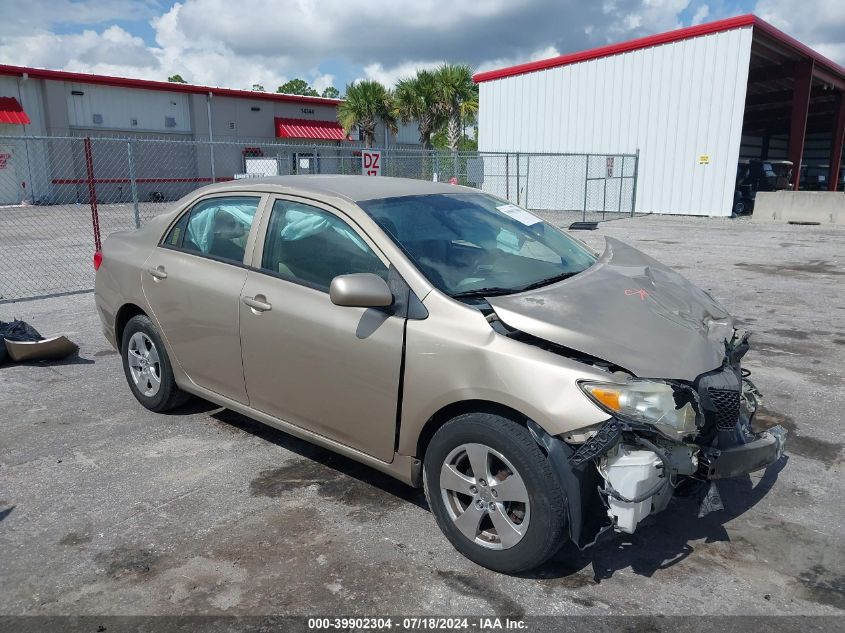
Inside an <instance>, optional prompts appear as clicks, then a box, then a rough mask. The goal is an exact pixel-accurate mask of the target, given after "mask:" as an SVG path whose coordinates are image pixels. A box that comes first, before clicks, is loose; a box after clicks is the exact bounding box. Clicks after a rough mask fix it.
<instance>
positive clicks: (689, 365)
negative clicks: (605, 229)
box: [487, 237, 734, 381]
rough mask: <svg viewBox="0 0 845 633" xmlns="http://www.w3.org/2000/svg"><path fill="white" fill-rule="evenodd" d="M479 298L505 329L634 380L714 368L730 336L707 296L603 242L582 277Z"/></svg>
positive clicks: (637, 254)
mask: <svg viewBox="0 0 845 633" xmlns="http://www.w3.org/2000/svg"><path fill="white" fill-rule="evenodd" d="M487 300H488V302H489V303H490V305H491V306H492V307H493V309H494V310H495V311H496V314H497V315H498V317H499V319H501V320H502V321H503V322H504V323H505V324H506V325H508V326H510V327H512V328H516V329H518V330H521V331H522V332H525V333H526V334H530V335H532V336H535V337H537V338H541V339H544V340H547V341H550V342H552V343H556V344H558V345H562V346H564V347H568V348H570V349H573V350H576V351H578V352H581V353H583V354H589V355H590V356H595V357H597V358H601V359H602V360H605V361H608V362H611V363H613V364H615V365H618V366H620V367H622V368H624V369H627V370H628V371H630V372H632V373H633V374H635V375H636V376H638V377H640V378H672V379H677V380H690V381H691V380H694V379H695V378H696V377H697V376H698V375H699V374H702V373H704V372H707V371H711V370H713V369H717V368H719V367H720V366H721V365H722V362H723V360H724V358H725V343H726V341H730V340H731V339H732V338H733V333H734V327H733V319H732V318H731V316H730V315H729V314H728V313H727V312H726V311H725V309H724V308H723V307H722V306H721V305H719V303H718V302H716V301H715V300H714V299H713V298H712V297H711V296H710V295H708V294H707V293H706V292H704V291H703V290H701V289H700V288H697V287H696V286H694V285H692V284H691V283H690V282H689V281H687V280H686V279H685V278H684V277H682V276H681V275H679V274H678V273H676V272H675V271H673V270H672V269H671V268H669V267H668V266H664V265H663V264H661V263H660V262H658V261H657V260H655V259H652V258H651V257H649V256H648V255H646V254H645V253H643V252H641V251H639V250H637V249H636V248H634V247H632V246H629V245H628V244H625V243H624V242H620V241H619V240H616V239H613V238H610V237H608V238H606V246H605V250H604V253H602V255H601V257H600V258H599V259H598V261H597V262H596V263H595V265H593V266H592V267H590V268H589V269H587V270H586V271H584V272H583V273H580V274H579V275H576V276H575V277H572V278H570V279H566V280H564V281H561V282H558V283H556V284H552V285H550V286H545V287H543V288H538V289H536V290H529V291H526V292H522V293H519V294H514V295H506V296H501V297H489V298H488V299H487Z"/></svg>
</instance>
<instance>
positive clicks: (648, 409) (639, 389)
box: [578, 380, 697, 441]
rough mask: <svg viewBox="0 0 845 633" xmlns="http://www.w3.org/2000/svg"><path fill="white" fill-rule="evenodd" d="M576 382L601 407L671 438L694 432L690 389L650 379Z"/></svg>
mask: <svg viewBox="0 0 845 633" xmlns="http://www.w3.org/2000/svg"><path fill="white" fill-rule="evenodd" d="M578 384H579V386H580V387H581V389H582V391H583V392H584V393H585V394H586V395H587V397H588V398H590V400H592V401H593V402H594V403H595V404H597V405H598V406H599V407H600V408H602V409H604V410H605V411H607V412H609V413H611V414H614V415H619V416H621V417H623V418H628V419H629V420H634V421H636V422H641V423H643V424H650V425H652V426H654V427H656V428H657V429H658V430H659V431H660V432H661V433H663V434H664V435H666V436H668V437H670V438H672V439H673V440H675V441H681V440H682V439H683V438H684V437H686V436H687V435H692V434H693V433H695V432H696V418H697V414H696V410H695V408H694V407H693V402H694V401H695V396H694V393H693V392H692V390H685V389H683V388H681V387H675V386H673V385H670V384H669V383H665V382H658V381H654V380H629V381H628V382H626V383H623V384H620V383H612V382H587V381H585V382H580V383H578ZM686 391H689V393H686Z"/></svg>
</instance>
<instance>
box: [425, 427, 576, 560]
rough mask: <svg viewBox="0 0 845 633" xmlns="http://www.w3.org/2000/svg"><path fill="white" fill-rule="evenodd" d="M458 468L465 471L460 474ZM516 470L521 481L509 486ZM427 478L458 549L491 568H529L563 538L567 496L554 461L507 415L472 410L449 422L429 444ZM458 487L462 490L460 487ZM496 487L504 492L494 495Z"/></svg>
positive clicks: (437, 512)
mask: <svg viewBox="0 0 845 633" xmlns="http://www.w3.org/2000/svg"><path fill="white" fill-rule="evenodd" d="M478 447H482V448H478ZM484 451H486V453H484ZM482 455H484V456H483V457H482ZM473 459H475V461H476V463H477V464H482V463H483V464H485V465H484V466H479V467H478V469H479V470H481V469H482V468H484V469H485V472H486V476H485V477H477V476H475V469H473V468H472V464H471V462H472V461H473ZM455 472H457V473H458V474H459V475H461V477H458V478H455V476H454V473H455ZM491 473H492V474H491ZM441 474H443V476H441ZM514 475H516V477H517V480H515V481H513V483H511V484H507V486H505V484H506V483H507V482H508V481H512V480H511V477H513V476H514ZM481 479H485V481H484V482H481ZM488 479H489V480H490V481H487V480H488ZM519 480H521V482H522V484H523V486H522V487H521V488H520V486H519V483H520V481H519ZM471 482H475V483H474V484H472V486H474V488H473V487H471V486H470V484H471ZM491 482H495V483H491ZM441 484H443V485H441ZM423 485H424V487H425V494H426V499H427V500H428V505H429V507H430V508H431V512H432V514H434V517H435V519H436V520H437V524H438V526H439V527H440V529H441V530H442V531H443V534H444V535H445V536H446V538H448V539H449V541H450V542H451V543H452V545H453V546H454V547H455V549H457V550H458V551H459V552H460V553H461V554H463V555H464V556H466V557H467V558H469V559H470V560H471V561H473V562H475V563H477V564H479V565H481V566H483V567H487V568H488V569H492V570H494V571H498V572H503V573H507V574H516V573H521V572H525V571H528V570H530V569H533V568H535V567H537V566H539V565H541V564H542V563H544V562H545V561H546V560H548V559H549V558H550V557H551V556H552V555H554V554H555V552H557V551H558V549H560V547H561V546H562V545H563V544H564V542H565V541H566V538H567V537H566V516H567V515H566V499H565V497H564V495H563V492H562V491H561V489H560V484H559V483H558V480H557V478H556V477H555V474H554V472H553V471H552V467H551V464H550V463H549V461H548V459H547V458H546V456H545V455H544V454H543V452H542V451H541V450H540V448H539V447H538V446H537V443H536V442H535V441H534V440H533V438H532V437H531V435H530V434H529V432H528V430H527V429H526V428H525V427H523V426H521V425H519V424H517V423H516V422H513V421H511V420H509V419H507V418H503V417H501V416H498V415H493V414H489V413H468V414H464V415H460V416H458V417H456V418H454V419H452V420H450V421H449V422H447V423H446V424H444V425H443V426H442V427H441V428H440V429H438V430H437V432H436V433H435V434H434V437H433V438H432V439H431V443H430V444H429V446H428V449H427V451H426V454H425V459H424V462H423ZM450 486H451V487H453V488H454V489H455V490H453V489H450ZM458 488H462V491H461V492H456V490H457V489H458ZM473 489H474V490H475V491H476V492H475V493H473ZM494 489H496V490H500V491H501V492H499V493H497V494H496V495H495V496H494V493H493V490H494ZM505 497H510V498H511V499H506V498H505ZM521 498H526V499H527V503H524V502H522V501H519V499H521ZM479 502H481V504H482V508H479V506H478V503H479ZM463 517H466V518H465V519H463V520H462V518H463ZM479 517H480V518H479ZM503 518H504V520H505V521H506V522H503ZM477 519H478V525H477V526H475V527H474V528H473V524H474V523H475V522H476V520H477ZM494 519H496V522H497V523H496V525H494V523H493V520H494ZM526 523H527V526H526ZM497 525H498V526H499V527H497ZM461 528H463V529H461ZM499 528H502V529H501V532H502V534H503V535H505V536H504V538H503V537H502V536H500V535H499V532H500V529H499ZM469 534H475V539H473V540H471V539H470V536H469Z"/></svg>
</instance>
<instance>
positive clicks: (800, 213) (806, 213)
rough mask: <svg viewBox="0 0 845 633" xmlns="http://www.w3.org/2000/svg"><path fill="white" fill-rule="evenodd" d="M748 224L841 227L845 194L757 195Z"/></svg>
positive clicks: (762, 193)
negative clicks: (802, 223) (816, 224)
mask: <svg viewBox="0 0 845 633" xmlns="http://www.w3.org/2000/svg"><path fill="white" fill-rule="evenodd" d="M752 220H758V221H762V222H818V223H819V224H845V193H843V192H841V191H760V192H758V193H757V198H756V199H755V201H754V215H753V216H752Z"/></svg>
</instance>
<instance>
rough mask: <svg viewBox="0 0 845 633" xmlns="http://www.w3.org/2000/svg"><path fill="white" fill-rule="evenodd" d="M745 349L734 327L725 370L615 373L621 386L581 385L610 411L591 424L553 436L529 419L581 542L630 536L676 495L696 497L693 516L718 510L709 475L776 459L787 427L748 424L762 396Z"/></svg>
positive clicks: (724, 475) (575, 537) (745, 340)
mask: <svg viewBox="0 0 845 633" xmlns="http://www.w3.org/2000/svg"><path fill="white" fill-rule="evenodd" d="M747 350H748V335H747V334H746V335H743V336H737V335H736V334H735V335H734V337H733V339H732V340H731V341H730V342H728V343H726V350H725V351H726V353H725V360H724V363H723V365H722V367H720V368H719V369H718V370H715V371H711V372H707V373H705V374H702V375H700V376H698V377H697V378H696V379H695V380H694V381H691V382H687V381H668V380H655V381H649V380H638V379H636V378H633V377H631V376H626V377H622V376H618V377H619V383H618V384H616V383H585V384H583V385H582V389H583V390H584V393H585V394H586V395H587V396H588V397H590V398H591V399H592V400H593V401H594V402H595V403H596V404H597V405H598V406H600V407H602V408H603V409H604V410H606V411H608V412H609V413H610V414H611V415H612V417H611V418H610V419H609V420H607V421H606V422H604V423H603V424H601V425H599V426H598V427H597V428H589V429H580V430H579V431H577V432H575V433H572V434H568V435H566V436H564V437H551V436H548V435H547V434H545V432H544V431H543V430H542V429H540V427H539V426H537V425H534V424H533V423H532V424H530V425H529V430H530V431H531V433H532V435H533V436H534V438H535V440H536V441H537V442H538V443H539V444H540V446H541V447H542V448H543V450H544V451H545V452H546V454H547V455H548V456H549V458H550V460H551V461H552V464H553V465H554V467H555V468H556V470H557V472H558V475H559V477H560V480H561V486H562V487H563V489H564V492H565V493H566V495H567V499H568V501H569V513H570V516H569V521H570V533H571V534H570V535H571V537H572V540H573V541H574V542H575V543H576V545H578V547H580V548H582V549H583V548H586V547H589V546H590V545H592V544H593V543H595V542H596V540H597V539H598V538H599V537H600V536H601V535H602V534H606V533H609V532H611V531H612V530H615V531H618V532H625V533H629V534H630V533H633V532H634V531H635V530H636V528H637V525H638V524H639V523H640V522H641V521H642V520H643V519H644V518H645V517H647V516H649V515H651V514H656V513H658V512H661V511H662V510H664V509H665V508H666V506H667V505H668V503H669V501H670V500H671V498H672V497H673V496H674V495H676V494H678V495H684V496H690V495H698V497H699V500H700V502H701V505H700V511H699V516H704V515H705V514H707V513H708V512H711V511H713V510H720V509H722V506H721V500H720V498H719V495H718V489H717V488H716V487H715V484H714V481H715V480H718V479H724V478H729V477H737V476H740V475H744V474H747V473H750V472H754V471H756V470H760V469H762V468H765V467H766V466H768V465H769V464H772V463H774V462H776V461H777V460H778V459H780V457H781V456H782V455H783V451H784V445H785V440H786V431H785V430H784V429H783V428H782V427H779V426H777V427H774V428H770V429H768V430H767V431H764V432H762V433H754V432H753V430H752V428H751V425H752V420H753V418H754V414H755V412H756V410H757V407H758V406H759V403H760V400H761V395H760V392H759V390H758V389H757V388H756V386H755V385H754V384H753V383H752V382H751V380H750V377H749V372H747V371H745V370H742V368H741V359H742V357H743V355H744V354H745V353H746V352H747Z"/></svg>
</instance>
